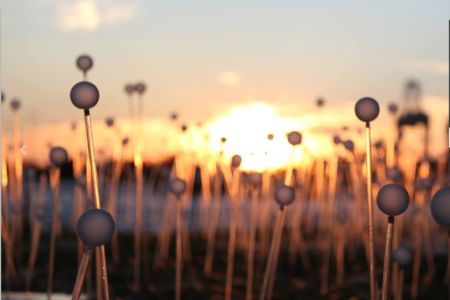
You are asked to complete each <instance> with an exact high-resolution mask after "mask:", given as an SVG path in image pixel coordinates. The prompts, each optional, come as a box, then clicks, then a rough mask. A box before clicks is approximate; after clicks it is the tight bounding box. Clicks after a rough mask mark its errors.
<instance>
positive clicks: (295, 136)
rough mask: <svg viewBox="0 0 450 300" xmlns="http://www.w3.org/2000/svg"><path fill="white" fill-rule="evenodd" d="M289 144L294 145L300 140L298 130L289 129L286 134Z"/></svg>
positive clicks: (299, 142)
mask: <svg viewBox="0 0 450 300" xmlns="http://www.w3.org/2000/svg"><path fill="white" fill-rule="evenodd" d="M287 139H288V142H289V144H291V145H293V146H296V145H300V144H301V142H302V135H301V134H300V132H298V131H291V132H289V133H288V134H287Z"/></svg>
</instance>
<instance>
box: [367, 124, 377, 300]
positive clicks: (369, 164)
mask: <svg viewBox="0 0 450 300" xmlns="http://www.w3.org/2000/svg"><path fill="white" fill-rule="evenodd" d="M371 144H372V143H371V138H370V123H366V168H367V213H368V217H369V218H368V219H369V224H368V225H369V228H368V229H369V272H370V299H371V300H375V299H376V286H375V255H374V246H373V195H372V147H371Z"/></svg>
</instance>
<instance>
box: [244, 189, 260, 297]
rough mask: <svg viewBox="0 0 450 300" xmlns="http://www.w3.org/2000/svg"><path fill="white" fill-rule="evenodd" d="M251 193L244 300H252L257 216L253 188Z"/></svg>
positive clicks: (256, 204) (255, 197) (256, 201)
mask: <svg viewBox="0 0 450 300" xmlns="http://www.w3.org/2000/svg"><path fill="white" fill-rule="evenodd" d="M251 192H252V211H251V217H250V218H251V220H250V235H249V246H248V257H247V260H248V261H247V286H246V291H245V299H246V300H252V296H253V268H254V264H255V262H254V260H255V238H256V222H257V216H258V198H257V197H258V194H257V191H256V189H255V188H252V189H251Z"/></svg>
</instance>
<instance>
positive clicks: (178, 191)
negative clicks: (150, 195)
mask: <svg viewBox="0 0 450 300" xmlns="http://www.w3.org/2000/svg"><path fill="white" fill-rule="evenodd" d="M169 190H170V191H171V192H172V193H174V194H175V195H176V196H181V195H182V194H183V193H184V192H185V191H186V181H184V180H183V179H180V178H172V179H171V180H170V182H169Z"/></svg>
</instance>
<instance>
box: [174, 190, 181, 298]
mask: <svg viewBox="0 0 450 300" xmlns="http://www.w3.org/2000/svg"><path fill="white" fill-rule="evenodd" d="M176 201H177V202H176V204H175V205H176V243H177V244H176V274H175V299H176V300H181V272H182V267H183V264H182V259H183V258H182V254H183V253H182V249H183V248H182V244H181V242H182V239H181V234H182V230H183V228H182V223H181V203H180V201H181V199H180V198H179V197H177V200H176Z"/></svg>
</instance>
